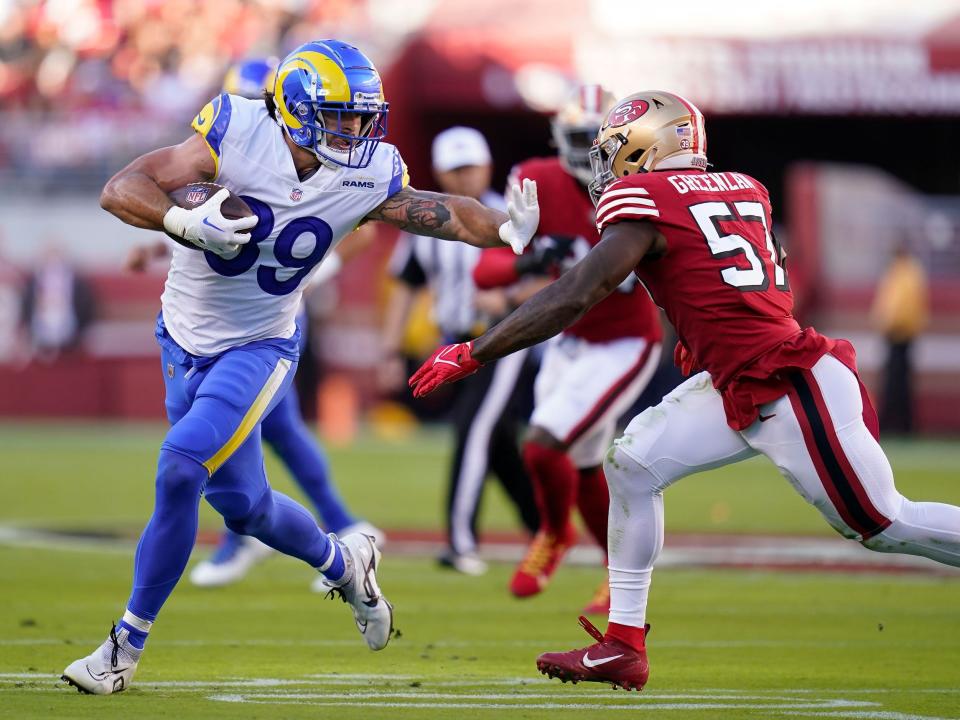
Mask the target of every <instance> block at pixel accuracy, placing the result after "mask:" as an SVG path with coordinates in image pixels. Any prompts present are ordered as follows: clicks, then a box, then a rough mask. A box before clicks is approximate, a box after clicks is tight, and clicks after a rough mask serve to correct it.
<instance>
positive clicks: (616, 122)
mask: <svg viewBox="0 0 960 720" xmlns="http://www.w3.org/2000/svg"><path fill="white" fill-rule="evenodd" d="M649 109H650V103H648V102H647V101H646V100H640V99H637V100H631V101H630V102H628V103H624V104H623V105H618V106H617V107H615V108H614V109H613V110H611V111H610V117H609V119H608V125H609V126H610V127H620V126H621V125H626V124H627V123H629V122H633V121H634V120H636V119H637V118H638V117H641V116H642V115H643V114H644V113H645V112H646V111H647V110H649Z"/></svg>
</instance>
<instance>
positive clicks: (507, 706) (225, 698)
mask: <svg viewBox="0 0 960 720" xmlns="http://www.w3.org/2000/svg"><path fill="white" fill-rule="evenodd" d="M207 699H208V700H213V701H218V702H230V703H246V704H251V705H310V706H313V707H362V708H371V707H376V708H418V709H441V708H442V709H470V710H517V709H522V710H598V709H602V710H604V711H607V710H630V711H634V712H637V711H640V712H644V711H646V712H649V711H651V710H684V711H690V710H763V711H768V712H769V711H771V710H777V711H779V710H791V709H792V710H796V709H798V708H799V709H804V708H810V709H811V710H817V709H821V708H823V707H825V706H824V705H823V704H818V703H812V702H811V703H793V704H790V705H788V706H778V705H766V704H764V705H757V704H751V703H738V702H732V703H715V702H700V703H669V702H634V701H632V700H629V701H616V700H615V701H612V702H609V701H608V702H596V703H558V702H552V703H523V704H518V703H503V702H488V703H464V702H440V703H430V702H388V701H379V700H375V701H371V702H348V701H342V700H341V701H337V700H333V701H324V702H303V701H299V700H281V701H279V702H278V701H277V700H273V699H270V700H260V699H250V696H243V695H210V696H209V697H208V698H207ZM518 699H522V698H518ZM598 699H599V698H598ZM731 699H732V700H735V699H736V698H731ZM877 706H878V703H868V702H864V703H858V704H857V707H863V708H866V707H877ZM826 707H836V706H831V705H827V706H826ZM778 714H782V713H778ZM834 717H844V715H842V714H838V715H835V716H834ZM858 717H864V718H872V717H876V714H875V713H872V712H865V713H863V714H861V715H859V716H858ZM891 720H899V719H893V718H891ZM904 720H908V719H906V718H905V719H904ZM917 720H921V719H919V718H918V719H917ZM922 720H949V719H948V718H922Z"/></svg>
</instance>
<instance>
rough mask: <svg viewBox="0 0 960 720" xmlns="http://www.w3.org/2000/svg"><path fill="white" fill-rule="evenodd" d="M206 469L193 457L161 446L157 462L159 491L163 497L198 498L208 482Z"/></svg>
mask: <svg viewBox="0 0 960 720" xmlns="http://www.w3.org/2000/svg"><path fill="white" fill-rule="evenodd" d="M208 477H209V475H207V470H206V468H204V467H203V465H201V464H200V463H199V462H197V461H196V460H194V459H193V458H191V457H187V456H186V455H184V454H182V453H179V452H177V451H175V450H171V449H170V448H167V447H163V446H161V448H160V458H159V460H158V461H157V491H158V492H159V493H160V494H162V495H193V494H196V495H197V496H198V497H199V495H200V493H201V492H203V486H204V484H205V483H206V482H207V478H208Z"/></svg>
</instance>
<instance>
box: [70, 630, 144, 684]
mask: <svg viewBox="0 0 960 720" xmlns="http://www.w3.org/2000/svg"><path fill="white" fill-rule="evenodd" d="M129 635H130V631H129V630H127V629H126V628H121V630H120V631H119V632H117V628H116V626H114V627H113V629H112V630H110V637H108V638H107V639H106V640H105V641H104V643H103V645H101V646H100V647H98V648H97V649H96V650H94V651H93V652H92V653H91V654H90V655H87V656H86V657H85V658H80V659H79V660H74V661H73V662H72V663H70V664H69V665H67V669H66V670H64V671H63V675H61V679H63V680H66V681H67V682H68V683H70V684H71V685H73V686H74V687H75V688H76V689H77V690H78V691H79V692H82V693H88V694H91V695H111V694H113V693H117V692H121V691H123V690H126V689H127V688H128V687H130V681H131V680H133V674H134V673H135V672H136V671H137V663H138V662H139V661H140V653H142V652H143V651H142V650H138V649H137V648H135V647H133V646H132V645H131V644H130V643H129V641H128V639H127V638H128V636H129Z"/></svg>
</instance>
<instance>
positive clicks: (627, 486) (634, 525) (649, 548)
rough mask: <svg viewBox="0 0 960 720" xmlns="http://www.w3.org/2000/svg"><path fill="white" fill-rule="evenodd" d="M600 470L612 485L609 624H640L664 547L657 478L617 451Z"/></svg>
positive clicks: (609, 545) (635, 626) (641, 625)
mask: <svg viewBox="0 0 960 720" xmlns="http://www.w3.org/2000/svg"><path fill="white" fill-rule="evenodd" d="M603 472H604V474H605V475H606V477H607V483H608V484H609V488H610V520H609V522H610V534H609V538H610V540H609V542H608V547H607V554H608V558H609V561H608V562H609V564H608V566H607V567H608V570H609V572H610V622H611V624H618V625H627V626H631V627H634V628H642V627H643V625H644V621H645V619H646V612H647V596H648V594H649V592H650V577H651V574H652V573H653V564H654V562H656V559H657V557H658V556H659V555H660V550H661V549H662V548H663V494H662V493H661V491H660V481H659V480H658V478H657V477H655V476H654V475H653V474H652V473H651V472H650V471H649V470H647V469H646V468H645V467H643V466H642V465H640V464H639V463H638V462H637V461H636V460H634V459H633V458H631V457H630V456H629V455H627V454H625V453H624V452H622V451H621V450H619V449H616V450H615V451H614V452H613V454H612V456H608V457H607V460H606V462H605V463H604V466H603ZM624 642H627V641H626V640H624Z"/></svg>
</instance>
